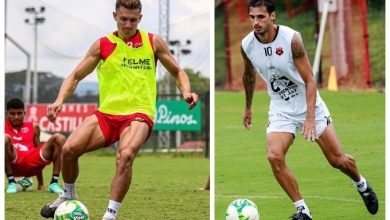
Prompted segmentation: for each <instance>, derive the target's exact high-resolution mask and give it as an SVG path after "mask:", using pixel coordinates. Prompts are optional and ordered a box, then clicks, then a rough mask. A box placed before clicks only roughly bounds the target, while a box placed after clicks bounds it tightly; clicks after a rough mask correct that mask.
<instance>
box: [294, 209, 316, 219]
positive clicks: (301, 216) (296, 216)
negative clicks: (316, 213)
mask: <svg viewBox="0 0 390 220" xmlns="http://www.w3.org/2000/svg"><path fill="white" fill-rule="evenodd" d="M303 209H305V208H304V207H303V206H302V207H298V211H297V212H296V213H294V214H293V215H292V216H290V219H291V220H312V217H310V216H308V215H307V214H306V213H303V212H302V210H303Z"/></svg>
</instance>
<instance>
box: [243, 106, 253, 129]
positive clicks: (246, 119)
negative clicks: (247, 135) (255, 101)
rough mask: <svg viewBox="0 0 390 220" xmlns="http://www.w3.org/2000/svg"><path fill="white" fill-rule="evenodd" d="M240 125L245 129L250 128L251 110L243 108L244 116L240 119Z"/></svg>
mask: <svg viewBox="0 0 390 220" xmlns="http://www.w3.org/2000/svg"><path fill="white" fill-rule="evenodd" d="M242 123H243V124H244V127H245V128H246V129H250V128H251V127H252V110H251V109H247V108H245V111H244V116H243V117H242Z"/></svg>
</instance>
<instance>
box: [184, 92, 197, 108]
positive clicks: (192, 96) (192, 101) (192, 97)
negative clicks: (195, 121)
mask: <svg viewBox="0 0 390 220" xmlns="http://www.w3.org/2000/svg"><path fill="white" fill-rule="evenodd" d="M183 98H184V101H186V102H187V103H188V105H189V107H188V109H193V108H194V107H195V106H196V103H198V99H199V97H198V95H197V94H196V93H186V94H183Z"/></svg>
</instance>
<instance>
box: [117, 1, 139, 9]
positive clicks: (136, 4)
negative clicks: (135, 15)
mask: <svg viewBox="0 0 390 220" xmlns="http://www.w3.org/2000/svg"><path fill="white" fill-rule="evenodd" d="M120 6H122V7H125V8H127V9H139V11H142V4H141V1H140V0H116V4H115V10H118V8H119V7H120Z"/></svg>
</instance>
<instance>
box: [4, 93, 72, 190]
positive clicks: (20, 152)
mask: <svg viewBox="0 0 390 220" xmlns="http://www.w3.org/2000/svg"><path fill="white" fill-rule="evenodd" d="M6 116H7V120H6V121H5V137H4V143H5V144H4V145H5V149H4V154H5V161H4V162H5V166H4V167H5V174H6V175H7V178H8V188H7V193H16V192H17V191H18V189H17V184H16V181H15V178H14V176H24V177H26V178H25V179H23V180H22V183H24V184H27V185H28V184H29V183H30V184H31V182H29V180H28V177H31V176H37V177H38V189H44V184H43V178H42V170H43V168H44V167H45V166H46V165H48V164H50V162H52V161H53V177H52V179H51V182H50V185H49V188H48V191H49V192H53V193H62V192H63V191H62V189H61V187H60V186H59V185H58V177H59V174H60V170H61V150H62V146H63V145H64V143H65V139H66V138H65V136H64V135H62V134H59V133H56V134H53V135H52V136H51V137H50V138H49V140H47V141H46V142H45V143H40V140H39V135H40V132H41V131H40V128H39V126H38V125H37V124H34V123H33V122H24V116H25V111H24V103H23V101H22V100H20V99H18V98H14V99H11V100H9V101H8V102H7V111H6ZM25 186H26V185H25ZM26 187H27V186H26Z"/></svg>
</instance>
